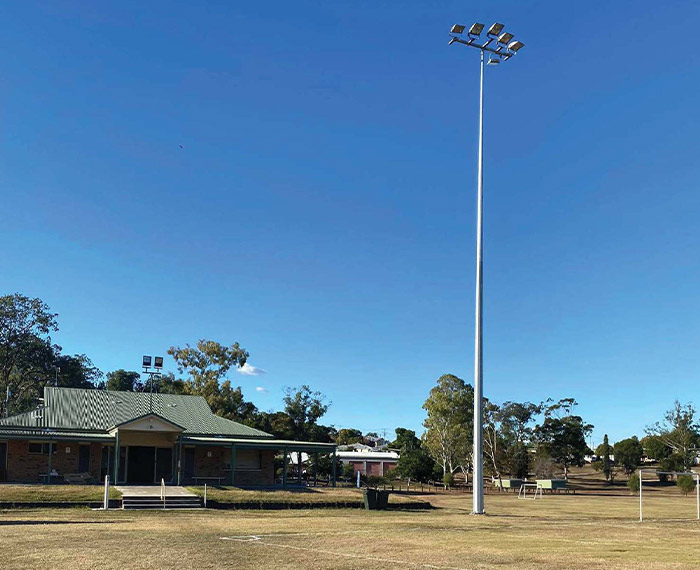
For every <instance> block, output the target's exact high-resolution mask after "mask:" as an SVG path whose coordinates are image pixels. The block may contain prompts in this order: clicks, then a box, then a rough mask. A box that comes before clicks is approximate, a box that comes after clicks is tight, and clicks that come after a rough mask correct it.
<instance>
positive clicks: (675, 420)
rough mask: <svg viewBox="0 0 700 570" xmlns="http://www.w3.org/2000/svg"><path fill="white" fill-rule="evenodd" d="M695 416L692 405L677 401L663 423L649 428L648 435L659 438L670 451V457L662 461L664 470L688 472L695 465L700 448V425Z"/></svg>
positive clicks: (657, 423)
mask: <svg viewBox="0 0 700 570" xmlns="http://www.w3.org/2000/svg"><path fill="white" fill-rule="evenodd" d="M695 414H696V411H695V408H694V407H693V405H692V404H686V405H682V404H681V403H680V402H679V401H678V400H676V401H675V402H674V405H673V408H671V409H670V410H668V411H667V412H666V414H665V415H664V420H663V421H662V422H656V423H655V424H654V425H652V426H650V427H648V428H647V433H648V434H649V435H654V436H657V437H659V438H660V439H661V441H662V442H663V444H664V445H665V446H666V447H667V448H668V449H669V451H670V455H668V457H666V458H665V459H664V460H663V461H661V465H662V468H663V469H664V470H668V471H688V470H689V469H690V467H691V466H692V465H693V462H694V461H695V457H696V455H697V450H698V447H699V446H700V425H699V424H698V422H697V420H696V418H695ZM668 467H674V468H673V469H667V468H668Z"/></svg>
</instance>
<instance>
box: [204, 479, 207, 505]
mask: <svg viewBox="0 0 700 570" xmlns="http://www.w3.org/2000/svg"><path fill="white" fill-rule="evenodd" d="M204 508H205V509H206V508H207V484H206V483H204Z"/></svg>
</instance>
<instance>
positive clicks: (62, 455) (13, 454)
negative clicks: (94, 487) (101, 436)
mask: <svg viewBox="0 0 700 570" xmlns="http://www.w3.org/2000/svg"><path fill="white" fill-rule="evenodd" d="M85 445H89V446H90V470H89V472H90V475H91V476H92V477H93V479H94V480H95V481H98V480H99V477H100V458H101V446H100V444H99V443H88V442H85ZM79 448H80V442H77V441H56V442H53V450H54V452H53V454H52V456H51V470H54V469H55V470H56V472H57V473H58V474H59V475H66V474H69V473H78V465H79V464H78V461H79V451H80V449H79ZM48 469H49V456H48V454H45V453H36V454H35V453H29V441H27V440H10V441H9V442H8V443H7V480H8V481H13V482H17V483H37V482H39V481H41V477H40V474H41V473H48Z"/></svg>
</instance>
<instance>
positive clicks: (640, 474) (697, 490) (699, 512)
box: [639, 469, 700, 522]
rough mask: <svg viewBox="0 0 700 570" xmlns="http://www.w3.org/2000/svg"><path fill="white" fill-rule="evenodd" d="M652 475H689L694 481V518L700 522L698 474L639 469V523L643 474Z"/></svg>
mask: <svg viewBox="0 0 700 570" xmlns="http://www.w3.org/2000/svg"><path fill="white" fill-rule="evenodd" d="M645 472H646V473H653V474H654V475H657V476H658V475H676V476H678V475H689V476H690V477H692V478H693V479H695V511H696V518H697V519H698V520H699V521H700V473H695V472H694V471H686V472H681V471H657V470H656V469H640V470H639V522H643V521H644V506H643V503H642V486H643V485H642V483H643V482H644V473H645Z"/></svg>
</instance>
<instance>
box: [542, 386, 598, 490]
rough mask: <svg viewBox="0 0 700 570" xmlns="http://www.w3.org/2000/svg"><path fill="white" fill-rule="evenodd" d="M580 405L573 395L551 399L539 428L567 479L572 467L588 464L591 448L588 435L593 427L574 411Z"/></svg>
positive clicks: (545, 450)
mask: <svg viewBox="0 0 700 570" xmlns="http://www.w3.org/2000/svg"><path fill="white" fill-rule="evenodd" d="M576 405H577V403H576V401H575V400H574V399H573V398H564V399H561V400H559V401H558V402H555V403H550V404H549V405H547V406H545V408H544V421H543V422H542V424H541V425H539V426H537V428H536V429H535V434H536V437H537V440H538V443H539V445H540V446H541V448H542V450H543V451H544V452H545V453H546V454H547V455H548V456H549V457H551V458H552V460H554V462H556V463H557V464H558V465H559V466H560V467H562V468H563V470H564V477H565V478H566V479H568V477H569V468H570V467H572V466H577V467H580V466H582V465H583V464H584V457H585V455H586V453H587V452H588V445H587V444H586V436H587V435H588V434H589V433H590V432H591V430H592V429H593V426H592V425H590V424H586V423H584V422H583V419H582V418H581V416H577V415H574V414H573V409H574V408H575V407H576Z"/></svg>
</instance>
